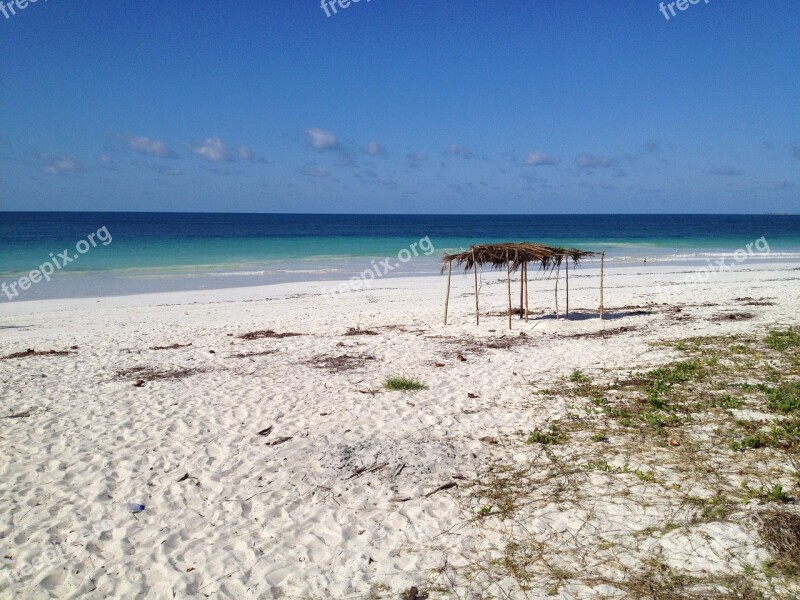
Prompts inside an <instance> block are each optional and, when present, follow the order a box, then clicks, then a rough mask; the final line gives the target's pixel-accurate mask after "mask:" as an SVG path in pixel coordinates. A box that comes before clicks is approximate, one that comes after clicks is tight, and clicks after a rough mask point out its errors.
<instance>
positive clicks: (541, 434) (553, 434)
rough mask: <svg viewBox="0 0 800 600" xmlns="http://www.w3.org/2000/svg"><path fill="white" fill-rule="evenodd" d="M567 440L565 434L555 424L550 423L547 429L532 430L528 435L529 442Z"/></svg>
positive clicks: (561, 442)
mask: <svg viewBox="0 0 800 600" xmlns="http://www.w3.org/2000/svg"><path fill="white" fill-rule="evenodd" d="M565 441H567V434H566V433H564V432H562V431H561V430H560V429H558V427H557V426H556V425H551V426H550V429H549V430H548V431H534V432H532V433H531V434H530V435H529V436H528V443H529V444H543V445H545V446H549V445H551V444H563V443H564V442H565Z"/></svg>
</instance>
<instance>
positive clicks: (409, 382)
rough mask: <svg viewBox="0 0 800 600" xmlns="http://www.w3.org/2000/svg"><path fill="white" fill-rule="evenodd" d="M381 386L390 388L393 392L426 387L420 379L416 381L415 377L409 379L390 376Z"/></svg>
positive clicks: (424, 388) (425, 388)
mask: <svg viewBox="0 0 800 600" xmlns="http://www.w3.org/2000/svg"><path fill="white" fill-rule="evenodd" d="M383 386H384V387H385V388H386V389H387V390H392V391H395V392H403V391H416V390H427V389H428V386H427V385H425V384H424V383H422V382H421V381H417V380H416V379H409V378H408V377H390V378H389V379H387V380H386V383H384V384H383Z"/></svg>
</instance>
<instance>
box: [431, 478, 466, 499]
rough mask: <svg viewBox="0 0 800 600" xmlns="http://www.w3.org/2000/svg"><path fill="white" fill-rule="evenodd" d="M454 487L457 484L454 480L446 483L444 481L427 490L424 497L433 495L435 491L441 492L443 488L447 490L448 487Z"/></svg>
mask: <svg viewBox="0 0 800 600" xmlns="http://www.w3.org/2000/svg"><path fill="white" fill-rule="evenodd" d="M454 487H458V484H457V483H456V482H455V481H450V482H448V483H445V484H444V485H440V486H439V487H438V488H436V489H435V490H433V491H432V492H428V493H427V494H425V497H426V498H430V497H431V496H433V495H434V494H436V493H437V492H443V491H445V490H449V489H452V488H454Z"/></svg>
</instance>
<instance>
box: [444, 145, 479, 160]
mask: <svg viewBox="0 0 800 600" xmlns="http://www.w3.org/2000/svg"><path fill="white" fill-rule="evenodd" d="M444 154H449V155H450V156H460V157H461V158H475V154H474V153H473V152H472V150H470V149H469V148H464V147H463V146H456V145H455V144H450V146H448V148H447V150H445V151H444Z"/></svg>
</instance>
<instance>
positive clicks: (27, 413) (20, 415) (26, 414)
mask: <svg viewBox="0 0 800 600" xmlns="http://www.w3.org/2000/svg"><path fill="white" fill-rule="evenodd" d="M32 414H33V411H31V410H24V411H22V412H20V413H16V414H14V415H7V416H5V417H3V418H4V419H25V418H27V417H30V416H31V415H32Z"/></svg>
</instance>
